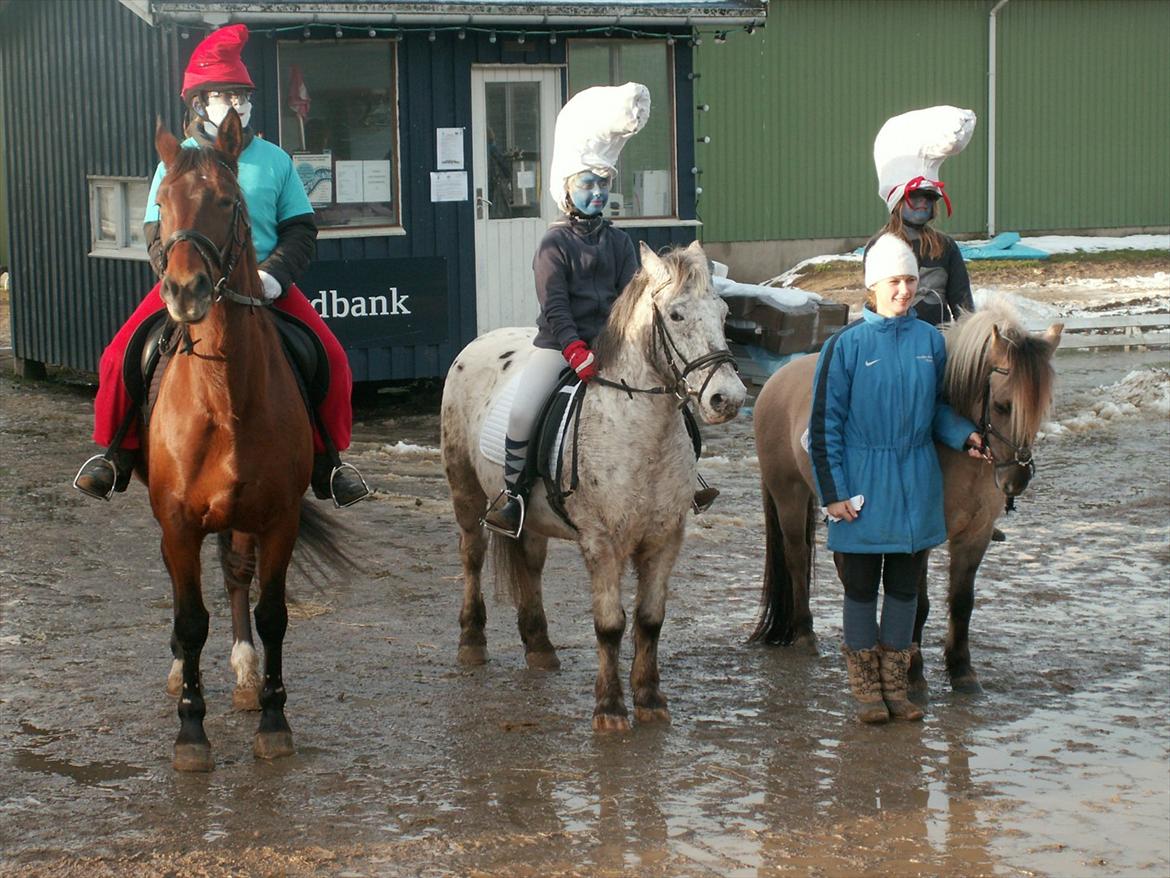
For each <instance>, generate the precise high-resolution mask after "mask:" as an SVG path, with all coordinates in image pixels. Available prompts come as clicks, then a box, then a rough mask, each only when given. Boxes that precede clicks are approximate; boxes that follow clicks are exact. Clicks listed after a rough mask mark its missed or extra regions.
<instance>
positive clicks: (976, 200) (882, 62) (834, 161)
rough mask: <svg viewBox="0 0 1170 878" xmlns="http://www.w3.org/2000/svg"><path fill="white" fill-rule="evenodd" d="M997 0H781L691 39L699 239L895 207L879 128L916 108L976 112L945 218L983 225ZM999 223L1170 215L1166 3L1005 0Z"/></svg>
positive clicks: (1158, 219)
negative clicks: (716, 33) (881, 160)
mask: <svg viewBox="0 0 1170 878" xmlns="http://www.w3.org/2000/svg"><path fill="white" fill-rule="evenodd" d="M993 5H994V3H993V2H991V0H948V2H938V0H775V2H773V3H772V4H770V7H769V13H768V24H767V27H766V28H764V29H763V30H760V31H757V32H756V33H755V34H752V35H748V34H745V33H743V32H733V33H731V34H729V35H728V38H727V41H726V42H725V43H716V42H714V41H713V40H712V39H711V38H710V37H709V36H705V37H704V39H703V43H702V45H701V46H700V47H699V48H698V49H697V50H696V54H695V69H696V71H697V72H698V73H699V74H700V78H699V79H698V81H697V82H696V83H695V95H696V101H695V103H696V104H697V105H702V104H707V105H709V106H710V110H709V111H707V112H702V111H700V110H696V134H697V135H698V136H700V137H701V136H702V135H709V136H710V137H711V143H709V144H702V143H700V144H698V145H697V156H698V160H697V167H698V168H699V169H700V172H701V173H700V176H699V183H700V185H701V186H702V188H703V195H702V197H701V199H700V202H699V208H698V213H699V216H700V218H701V219H702V220H703V223H704V227H703V239H704V240H706V241H767V240H795V239H804V238H835V237H854V236H863V235H868V234H871V233H872V232H873V231H875V230H876V229H877V228H878V227H879V226H880V225H881V224H882V223H883V222H884V221H885V216H886V214H885V208H884V205H883V203H882V202H881V201H880V199H879V198H878V197H877V178H876V175H875V172H874V167H873V139H874V136H875V135H876V134H877V131H878V129H879V128H880V127H881V125H882V123H883V122H884V121H885V120H886V119H887V118H889V117H890V116H893V115H896V114H897V113H900V112H904V111H906V110H910V109H915V108H919V107H926V106H931V105H934V104H953V105H955V106H959V107H965V108H968V109H971V110H974V111H975V114H976V116H977V117H978V119H979V123H978V127H977V128H976V131H975V136H974V139H973V140H972V142H971V144H970V145H969V146H968V147H967V149H966V150H965V151H964V152H963V153H962V154H961V155H959V156H956V157H954V158H952V159H949V160H947V162H946V163H945V164H944V165H943V169H942V176H943V179H944V180H945V181H946V184H947V192H948V193H949V194H950V195H951V198H952V200H953V202H954V206H955V214H954V216H953V217H952V218H951V219H950V220H947V221H943V222H942V223H941V224H940V225H941V227H942V228H943V229H945V230H946V231H949V232H950V233H952V234H957V233H979V232H983V231H985V230H986V228H987V197H986V193H987V137H988V125H987V121H988V120H987V53H988V13H989V12H990V11H991V8H992V6H993ZM998 34H999V36H998V43H999V45H998V57H999V64H998V65H997V68H998V79H999V87H998V106H999V131H998V136H997V151H998V161H997V165H998V185H997V187H996V199H997V223H996V225H997V228H998V230H1028V229H1077V228H1117V227H1128V226H1164V225H1166V224H1168V223H1170V207H1168V204H1170V193H1168V191H1167V190H1168V186H1167V180H1168V179H1170V173H1168V167H1167V166H1168V163H1170V159H1168V158H1167V156H1168V155H1170V149H1168V147H1167V143H1168V141H1170V137H1168V136H1167V132H1170V63H1168V61H1167V57H1168V53H1167V49H1166V41H1167V39H1168V38H1170V3H1167V2H1166V0H1010V2H1009V3H1008V4H1007V5H1006V6H1004V7H1003V8H1002V9H1001V10H1000V12H999V28H998Z"/></svg>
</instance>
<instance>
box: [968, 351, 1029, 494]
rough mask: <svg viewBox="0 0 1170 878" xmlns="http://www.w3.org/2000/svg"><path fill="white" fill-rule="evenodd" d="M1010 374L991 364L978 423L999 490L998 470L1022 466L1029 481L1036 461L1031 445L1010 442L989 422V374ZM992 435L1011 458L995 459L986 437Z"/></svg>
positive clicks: (1000, 483) (1000, 484) (1001, 487)
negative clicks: (981, 413) (1008, 452)
mask: <svg viewBox="0 0 1170 878" xmlns="http://www.w3.org/2000/svg"><path fill="white" fill-rule="evenodd" d="M995 374H999V375H1010V374H1011V370H1010V369H1004V368H1002V367H1000V366H992V367H991V370H990V371H989V372H988V373H987V385H986V387H984V390H983V417H982V419H981V421H980V424H979V437H980V438H981V439H982V440H983V450H984V451H985V452H987V454H989V455H991V460H992V463H993V465H994V467H995V486H996V487H997V488H999V489H1000V490H1001V491H1002V490H1003V484H1002V481H1001V479H1000V470H1003V469H1006V468H1007V467H1009V466H1019V467H1023V468H1024V469H1026V470H1027V471H1028V480H1029V481H1031V479H1032V476H1034V475H1035V474H1036V462H1035V461H1034V460H1033V459H1032V447H1031V446H1030V445H1028V444H1026V443H1021V444H1019V445H1017V444H1016V443H1015V442H1012V440H1011V439H1009V438H1008V437H1007V436H1005V435H1003V433H1001V432H999V430H997V429H995V426H994V425H993V424H992V423H991V376H992V375H995ZM991 436H994V437H995V438H996V439H998V440H999V441H1000V442H1002V443H1003V444H1004V445H1006V446H1007V447H1008V448H1009V449H1010V450H1011V452H1012V459H1011V460H1005V461H999V460H996V459H995V454H994V453H993V452H992V450H991V445H990V443H988V441H987V440H988V438H989V437H991Z"/></svg>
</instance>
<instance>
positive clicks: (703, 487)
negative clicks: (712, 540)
mask: <svg viewBox="0 0 1170 878" xmlns="http://www.w3.org/2000/svg"><path fill="white" fill-rule="evenodd" d="M697 475H698V476H699V490H698V491H696V492H695V493H696V494H699V493H701V492H704V491H709V492H711V493H710V496H709V497H708V498H707V499H705V500H704V501H703V502H702V503H699V502H698V501H697V500H695V498H694V496H692V497H691V511H692V512H694V513H695V515H699V514H700V513H702V512H706V511H707V510H708V509H710V508H711V506H712V504H714V502H715V499H716V498H717V497H718V496H719V490H718V489H717V488H712V487H711V486H710V485H708V484H707V480H706V479H704V478H703V474H702V473H698V474H697Z"/></svg>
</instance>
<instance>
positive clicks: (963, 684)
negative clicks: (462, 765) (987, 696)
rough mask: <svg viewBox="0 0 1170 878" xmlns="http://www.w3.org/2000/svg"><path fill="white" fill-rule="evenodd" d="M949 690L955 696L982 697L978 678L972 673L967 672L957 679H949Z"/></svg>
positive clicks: (981, 688)
mask: <svg viewBox="0 0 1170 878" xmlns="http://www.w3.org/2000/svg"><path fill="white" fill-rule="evenodd" d="M951 690H952V691H953V692H954V693H955V694H956V695H982V694H983V687H982V686H980V685H979V678H978V677H977V676H975V672H974V671H968V672H967V673H966V674H963V675H962V676H959V677H951Z"/></svg>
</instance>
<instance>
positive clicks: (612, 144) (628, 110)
mask: <svg viewBox="0 0 1170 878" xmlns="http://www.w3.org/2000/svg"><path fill="white" fill-rule="evenodd" d="M649 118H650V89H648V88H646V86H644V85H642V84H641V83H637V82H627V83H626V84H625V85H598V86H594V87H593V88H587V89H585V90H584V91H580V92H578V93H577V94H575V95H573V97H571V98H569V100H568V101H567V102H566V103H565V105H564V106H563V107H561V111H560V113H558V114H557V126H556V131H555V133H554V134H553V154H552V167H551V170H550V172H549V182H548V191H549V193H550V194H551V195H552V197H553V201H555V202H556V203H557V204H558V205H559V206H562V207H563V206H564V205H565V183H566V182H567V181H568V179H569V178H570V177H572V176H573V175H575V174H579V173H581V172H582V171H592V172H593V173H595V174H597V175H599V176H602V177H610V178H612V177H614V176H615V174H616V173H617V161H618V156H619V155H620V154H621V151H622V147H624V146H625V145H626V141H627V140H629V139H630V138H631V137H633V136H634V135H635V134H637V133H638V132H639V131H641V130H642V128H643V127H644V126H645V125H646V121H647V120H648V119H649Z"/></svg>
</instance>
